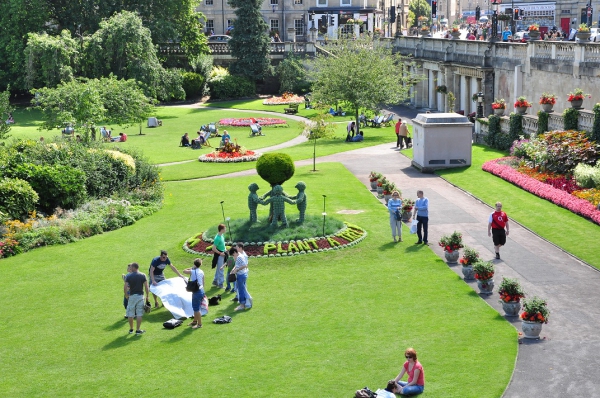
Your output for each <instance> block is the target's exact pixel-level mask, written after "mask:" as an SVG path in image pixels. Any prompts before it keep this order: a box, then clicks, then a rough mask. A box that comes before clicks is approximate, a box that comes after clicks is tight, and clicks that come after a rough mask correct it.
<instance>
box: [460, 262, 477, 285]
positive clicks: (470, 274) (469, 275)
mask: <svg viewBox="0 0 600 398" xmlns="http://www.w3.org/2000/svg"><path fill="white" fill-rule="evenodd" d="M462 273H463V279H464V280H465V281H474V280H475V272H474V271H473V266H471V265H463V267H462Z"/></svg>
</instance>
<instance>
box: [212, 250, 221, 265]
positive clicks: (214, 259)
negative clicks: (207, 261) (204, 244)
mask: <svg viewBox="0 0 600 398" xmlns="http://www.w3.org/2000/svg"><path fill="white" fill-rule="evenodd" d="M219 257H220V255H219V253H214V254H213V259H212V267H211V268H217V261H219Z"/></svg>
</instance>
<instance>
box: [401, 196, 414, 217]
mask: <svg viewBox="0 0 600 398" xmlns="http://www.w3.org/2000/svg"><path fill="white" fill-rule="evenodd" d="M413 207H415V201H414V200H412V199H408V198H407V199H404V200H403V201H402V221H404V222H407V221H410V218H411V215H412V210H413Z"/></svg>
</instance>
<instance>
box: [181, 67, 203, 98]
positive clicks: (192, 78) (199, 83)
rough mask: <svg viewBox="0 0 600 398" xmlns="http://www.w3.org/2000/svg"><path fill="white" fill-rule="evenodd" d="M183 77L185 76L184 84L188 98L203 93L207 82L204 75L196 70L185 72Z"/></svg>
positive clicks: (182, 74)
mask: <svg viewBox="0 0 600 398" xmlns="http://www.w3.org/2000/svg"><path fill="white" fill-rule="evenodd" d="M181 77H182V78H183V83H182V86H183V91H185V98H186V99H187V98H192V97H197V96H199V95H202V92H203V90H204V84H205V83H206V79H205V77H204V76H202V75H201V74H199V73H195V72H183V73H181Z"/></svg>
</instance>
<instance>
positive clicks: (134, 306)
mask: <svg viewBox="0 0 600 398" xmlns="http://www.w3.org/2000/svg"><path fill="white" fill-rule="evenodd" d="M139 268H140V266H139V265H138V263H131V272H130V273H129V274H127V275H126V276H125V285H124V286H123V292H124V293H125V297H127V299H128V302H127V319H128V320H129V334H133V318H134V317H135V318H136V330H135V334H136V336H141V335H142V334H143V333H144V332H145V330H142V329H140V327H141V326H142V316H143V315H144V303H145V302H146V299H147V298H148V280H147V279H146V275H145V274H142V273H141V272H139ZM144 290H145V291H146V295H145V296H144Z"/></svg>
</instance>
